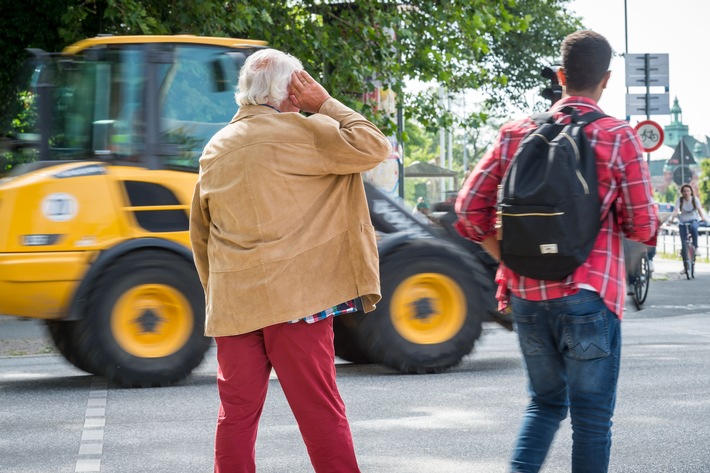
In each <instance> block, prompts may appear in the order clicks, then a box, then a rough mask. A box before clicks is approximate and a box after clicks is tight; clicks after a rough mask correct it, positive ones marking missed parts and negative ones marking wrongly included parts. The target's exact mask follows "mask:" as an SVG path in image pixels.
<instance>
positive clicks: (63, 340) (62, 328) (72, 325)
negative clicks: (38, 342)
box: [45, 320, 103, 374]
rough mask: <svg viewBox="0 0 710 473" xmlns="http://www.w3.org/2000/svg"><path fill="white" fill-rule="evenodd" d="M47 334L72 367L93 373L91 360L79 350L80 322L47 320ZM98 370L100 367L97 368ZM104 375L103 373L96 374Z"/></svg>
mask: <svg viewBox="0 0 710 473" xmlns="http://www.w3.org/2000/svg"><path fill="white" fill-rule="evenodd" d="M45 325H46V326H47V332H49V336H50V337H51V338H52V341H53V342H54V346H55V347H56V348H57V350H58V351H59V353H61V355H62V356H63V357H64V358H65V359H66V360H67V361H68V362H70V363H71V364H72V365H74V366H76V367H77V368H79V369H80V370H82V371H89V372H90V371H91V365H92V363H91V360H90V359H89V357H88V356H87V354H86V353H83V352H81V351H80V350H77V344H76V330H77V326H78V322H73V321H69V322H67V321H63V320H46V321H45ZM97 368H98V367H97ZM94 374H103V373H94Z"/></svg>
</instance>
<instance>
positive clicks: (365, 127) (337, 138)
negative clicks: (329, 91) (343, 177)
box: [308, 97, 392, 174]
mask: <svg viewBox="0 0 710 473" xmlns="http://www.w3.org/2000/svg"><path fill="white" fill-rule="evenodd" d="M308 119H309V121H310V122H311V125H312V126H313V128H314V133H315V146H316V149H317V151H318V152H319V153H320V154H321V155H322V156H323V157H324V158H325V160H326V165H325V166H326V171H327V172H329V173H332V174H355V173H360V172H364V171H368V170H370V169H372V168H374V167H375V166H377V165H378V164H380V163H381V162H382V161H384V160H385V159H386V158H387V157H388V156H389V155H390V154H391V153H392V146H391V145H390V142H389V140H388V139H387V137H386V136H385V135H384V134H382V132H381V131H380V130H379V129H378V128H377V127H376V126H375V125H374V124H372V123H371V122H369V121H368V120H366V119H365V117H363V116H362V115H360V114H359V113H357V112H355V111H354V110H352V109H350V108H349V107H347V106H345V105H343V104H342V103H340V102H339V101H337V100H336V99H334V98H332V97H331V98H329V99H328V100H326V101H325V103H323V105H322V106H321V108H320V111H319V112H318V113H317V114H315V115H311V116H310V117H309V118H308Z"/></svg>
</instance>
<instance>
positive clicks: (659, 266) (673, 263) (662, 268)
mask: <svg viewBox="0 0 710 473" xmlns="http://www.w3.org/2000/svg"><path fill="white" fill-rule="evenodd" d="M653 266H654V272H653V279H658V280H675V279H681V278H685V275H682V274H680V271H681V270H682V269H683V262H682V261H680V259H677V260H673V259H665V258H661V257H660V255H658V256H656V257H655V258H653ZM695 274H696V276H698V275H702V274H710V263H695Z"/></svg>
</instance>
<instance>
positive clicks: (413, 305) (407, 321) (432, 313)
mask: <svg viewBox="0 0 710 473" xmlns="http://www.w3.org/2000/svg"><path fill="white" fill-rule="evenodd" d="M390 317H391V318H392V323H393V324H394V327H395V329H396V330H397V332H398V333H399V334H400V335H401V336H402V337H404V338H405V339H407V340H409V341H410V342H412V343H416V344H419V345H431V344H435V343H443V342H446V341H448V340H451V338H453V337H454V336H455V335H456V334H457V333H458V332H459V330H461V327H462V326H463V324H464V321H465V320H466V299H465V297H464V294H463V292H462V291H461V289H460V288H459V285H458V284H456V282H455V281H454V280H453V279H451V278H449V277H448V276H445V275H443V274H439V273H419V274H415V275H413V276H410V277H408V278H407V279H405V280H404V281H402V283H401V284H400V285H399V286H397V289H396V290H395V291H394V294H393V295H392V301H391V303H390Z"/></svg>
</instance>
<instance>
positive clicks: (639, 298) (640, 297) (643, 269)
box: [624, 238, 653, 310]
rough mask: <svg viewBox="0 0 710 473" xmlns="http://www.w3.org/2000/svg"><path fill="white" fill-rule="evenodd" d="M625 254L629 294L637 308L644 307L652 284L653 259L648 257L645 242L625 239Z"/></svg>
mask: <svg viewBox="0 0 710 473" xmlns="http://www.w3.org/2000/svg"><path fill="white" fill-rule="evenodd" d="M624 256H625V260H626V281H627V283H628V286H629V288H628V291H627V292H628V294H629V295H631V298H632V299H633V301H634V305H635V306H636V309H637V310H641V309H642V308H643V303H644V302H646V298H647V297H648V288H649V286H650V284H651V277H652V274H653V273H652V271H651V260H650V259H649V258H648V249H647V248H646V245H644V244H643V243H639V242H636V241H632V240H628V239H626V238H625V239H624Z"/></svg>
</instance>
